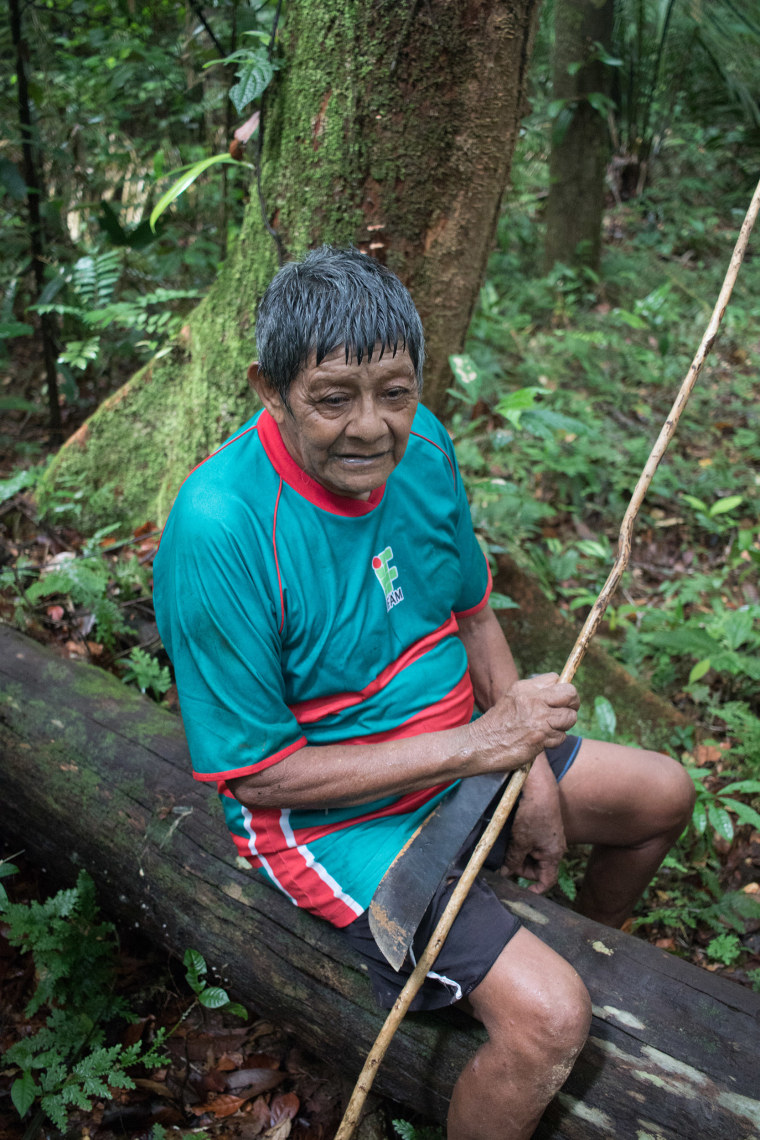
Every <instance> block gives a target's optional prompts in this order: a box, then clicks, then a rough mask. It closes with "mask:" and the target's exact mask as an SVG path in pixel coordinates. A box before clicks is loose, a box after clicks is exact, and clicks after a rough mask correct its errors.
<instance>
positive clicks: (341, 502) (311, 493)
mask: <svg viewBox="0 0 760 1140" xmlns="http://www.w3.org/2000/svg"><path fill="white" fill-rule="evenodd" d="M257 424H258V429H259V439H260V440H261V443H262V445H263V447H264V451H265V452H266V453H267V458H268V459H269V462H270V463H271V464H272V466H273V467H274V469H275V471H276V472H277V474H278V475H279V476H280V477H281V478H282V479H284V480H285V482H286V483H287V484H288V486H289V487H292V488H293V490H294V491H297V492H298V494H299V495H302V496H303V498H304V499H307V500H308V501H309V502H310V503H313V504H314V506H316V507H321V509H322V510H323V511H329V512H330V513H331V514H333V515H346V516H348V517H359V516H361V515H367V514H369V513H370V512H371V511H373V510H374V509H375V507H376V506H377V505H378V504H379V503H380V502H381V500H382V497H383V495H384V493H385V483H383V484H382V486H381V487H377V488H375V490H374V491H371V492H370V495H369V498H368V499H352V498H350V497H349V496H346V495H335V494H333V492H332V491H328V490H327V488H326V487H323V486H322V484H321V483H318V482H317V480H316V479H312V477H311V476H310V475H307V473H306V472H305V471H304V469H303V468H302V467H300V466H299V465H298V464H297V463H296V461H295V459H294V458H293V456H292V455H291V454H290V452H289V451H288V449H287V447H286V446H285V444H284V443H283V440H282V436H281V435H280V429H279V427H278V426H277V423H276V422H275V421H274V420H273V419H272V417H271V416H270V414H269V412H267V411H266V410H265V411H263V412H262V413H261V416H260V417H259V419H258V421H257Z"/></svg>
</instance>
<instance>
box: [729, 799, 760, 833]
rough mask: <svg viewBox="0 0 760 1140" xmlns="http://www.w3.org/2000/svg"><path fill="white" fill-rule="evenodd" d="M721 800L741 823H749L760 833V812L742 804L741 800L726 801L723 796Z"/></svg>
mask: <svg viewBox="0 0 760 1140" xmlns="http://www.w3.org/2000/svg"><path fill="white" fill-rule="evenodd" d="M720 798H721V801H722V803H724V804H725V805H726V808H727V809H728V811H732V812H733V813H734V815H735V816H736V818H737V819H738V820H739V823H749V824H751V825H752V827H756V828H757V829H758V830H759V831H760V812H757V811H755V809H754V808H752V807H750V806H749V804H744V803H742V802H741V800H732V799H726V797H725V796H723V795H721V797H720Z"/></svg>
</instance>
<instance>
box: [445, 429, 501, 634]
mask: <svg viewBox="0 0 760 1140" xmlns="http://www.w3.org/2000/svg"><path fill="white" fill-rule="evenodd" d="M451 455H452V461H453V466H454V482H455V495H456V527H457V547H458V550H459V562H460V571H461V588H460V591H459V595H458V597H457V599H456V601H455V603H454V606H453V609H454V613H455V615H456V616H457V617H469V616H470V615H471V614H474V613H477V612H478V610H482V609H483V608H484V607H485V605H486V604H487V602H488V598H489V595H490V593H491V587H492V584H493V583H492V579H491V568H490V566H489V565H488V559H487V558H486V556H485V554H484V553H483V551H482V549H481V547H480V543H479V542H478V540H477V538H476V537H475V531H474V530H473V526H472V516H471V515H470V504H469V503H468V501H467V493H466V491H465V488H464V483H463V481H462V476H461V475H460V473H459V467H458V466H457V462H456V456H454V453H453V448H452V449H451Z"/></svg>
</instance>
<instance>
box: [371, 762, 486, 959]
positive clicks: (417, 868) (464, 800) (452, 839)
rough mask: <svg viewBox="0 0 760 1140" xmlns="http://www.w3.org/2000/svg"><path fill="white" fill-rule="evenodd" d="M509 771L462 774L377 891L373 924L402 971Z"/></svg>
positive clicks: (388, 954)
mask: <svg viewBox="0 0 760 1140" xmlns="http://www.w3.org/2000/svg"><path fill="white" fill-rule="evenodd" d="M507 775H508V773H505V772H492V773H485V774H484V775H481V776H469V777H467V778H465V779H463V780H462V781H461V782H460V783H459V784H458V785H457V787H456V788H455V789H454V791H453V792H452V793H451V794H450V795H449V796H447V797H446V799H444V800H442V801H441V802H440V803H439V804H438V806H437V807H436V808H435V809H434V810H433V811H432V812H431V813H430V815H429V816H428V817H427V819H426V820H425V821H424V822H423V823H422V824H420V826H419V827H418V828H417V830H416V831H415V833H414V835H412V836H411V838H410V839H408V840H407V842H406V844H405V845H404V846H403V847H402V848H401V850H400V851H399V853H398V855H397V856H396V858H395V859H394V860H393V862H392V863H391V865H390V867H389V868H388V870H387V871H386V872H385V875H384V876H383V878H382V879H381V880H380V883H379V885H378V887H377V890H376V891H375V893H374V895H373V896H372V902H371V903H370V905H369V928H370V930H371V931H372V936H373V938H374V939H375V942H376V943H377V945H378V946H379V947H380V950H381V951H382V953H383V956H384V957H385V958H386V959H387V960H388V962H390V964H391V966H393V969H394V970H397V971H398V970H400V969H401V965H402V963H403V961H404V959H405V958H406V955H407V953H408V952H409V947H410V946H411V944H412V939H413V938H414V934H415V931H416V930H417V927H418V926H419V924H420V920H421V918H422V916H423V914H424V913H425V911H426V910H427V908H428V905H429V903H430V900H431V899H432V897H433V895H434V894H435V890H436V887H437V886H438V884H439V883H440V881H441V879H442V878H443V876H444V875H445V874H446V871H447V869H448V866H449V864H450V863H451V861H452V860H453V859H454V856H455V855H456V854H457V852H458V851H459V848H460V847H461V846H462V844H463V843H464V841H465V839H466V838H467V836H468V835H469V834H470V832H471V831H472V829H473V828H474V827H475V825H476V824H477V822H478V820H479V819H480V818H481V816H482V815H483V812H484V811H485V810H486V808H487V807H488V805H489V803H490V802H491V800H492V799H493V797H494V796H495V795H496V793H497V792H498V791H499V788H500V787H501V786H502V784H503V783H504V781H505V780H506V777H507Z"/></svg>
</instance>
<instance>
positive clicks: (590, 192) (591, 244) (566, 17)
mask: <svg viewBox="0 0 760 1140" xmlns="http://www.w3.org/2000/svg"><path fill="white" fill-rule="evenodd" d="M614 7H615V5H614V0H557V3H556V5H555V9H554V56H553V62H552V72H553V80H552V83H553V92H554V98H555V99H562V100H564V101H565V105H564V108H563V109H562V110H561V111H560V113H559V114H558V116H557V119H556V121H555V128H554V137H553V139H552V146H551V156H550V160H549V197H548V199H547V203H546V244H545V260H546V267H547V269H551V267H552V266H553V265H554V264H555V262H557V261H561V262H563V263H564V264H565V265H572V266H589V267H590V268H591V269H598V268H599V258H600V255H601V247H602V215H603V212H604V186H605V173H606V169H607V161H608V157H609V131H608V128H607V122H606V120H605V118H604V117H603V114H602V113H601V110H600V107H599V104H598V100H596V99H595V98H594V97H595V96H597V95H606V94H608V91H609V86H610V83H609V67H608V66H607V65H606V64H604V63H603V62H602V61H601V59H600V58H599V56H600V51H599V45H601V46H602V48H603V49H606V50H609V45H610V42H611V39H612V25H613V14H614ZM590 97H591V98H590ZM594 102H596V103H597V106H596V107H594V106H593V103H594Z"/></svg>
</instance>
